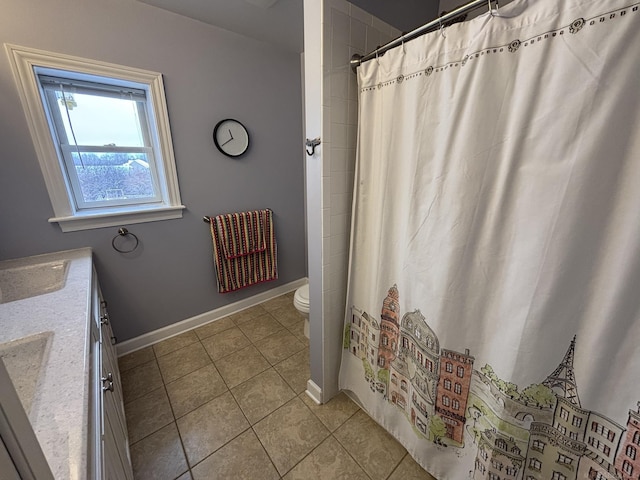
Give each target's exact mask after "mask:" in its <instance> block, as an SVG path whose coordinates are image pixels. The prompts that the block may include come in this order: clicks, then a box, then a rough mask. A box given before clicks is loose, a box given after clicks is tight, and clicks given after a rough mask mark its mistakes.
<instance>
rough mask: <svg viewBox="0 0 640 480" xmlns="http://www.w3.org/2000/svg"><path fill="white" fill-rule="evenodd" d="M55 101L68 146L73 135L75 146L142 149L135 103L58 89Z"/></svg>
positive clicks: (71, 143) (124, 99) (136, 103)
mask: <svg viewBox="0 0 640 480" xmlns="http://www.w3.org/2000/svg"><path fill="white" fill-rule="evenodd" d="M56 98H57V100H58V102H57V106H58V109H59V110H60V116H61V117H62V123H63V124H64V129H65V132H66V134H67V141H68V144H69V145H74V134H75V141H76V142H77V143H78V145H94V146H104V145H110V146H118V147H144V146H145V144H144V137H143V135H142V131H141V127H140V119H139V118H138V102H136V101H135V100H129V99H126V98H110V97H101V96H98V95H88V94H84V93H70V92H64V95H63V92H62V91H60V90H57V91H56ZM67 112H68V115H67ZM69 119H71V123H69ZM71 127H73V129H72V128H71Z"/></svg>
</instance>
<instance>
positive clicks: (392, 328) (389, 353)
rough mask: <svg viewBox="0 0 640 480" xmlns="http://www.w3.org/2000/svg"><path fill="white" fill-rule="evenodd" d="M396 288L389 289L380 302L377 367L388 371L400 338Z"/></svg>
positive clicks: (398, 305)
mask: <svg viewBox="0 0 640 480" xmlns="http://www.w3.org/2000/svg"><path fill="white" fill-rule="evenodd" d="M398 299H399V294H398V288H397V287H396V286H395V285H394V286H393V287H391V288H390V289H389V292H388V293H387V297H386V298H385V299H384V301H383V302H382V313H381V315H380V343H379V348H378V367H380V368H386V369H388V368H389V366H390V365H391V362H392V361H393V360H394V359H395V358H396V352H397V349H398V338H399V336H400V302H399V300H398Z"/></svg>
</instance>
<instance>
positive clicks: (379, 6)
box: [349, 0, 464, 53]
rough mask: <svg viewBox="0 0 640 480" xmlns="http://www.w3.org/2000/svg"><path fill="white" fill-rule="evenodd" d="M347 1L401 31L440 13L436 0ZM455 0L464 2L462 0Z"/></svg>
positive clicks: (425, 21) (406, 30)
mask: <svg viewBox="0 0 640 480" xmlns="http://www.w3.org/2000/svg"><path fill="white" fill-rule="evenodd" d="M349 1H350V2H351V3H353V4H354V5H357V6H358V7H360V8H362V9H363V10H366V11H367V12H369V13H370V14H372V15H374V16H376V17H378V18H379V19H380V20H383V21H385V22H387V23H388V24H389V25H391V26H394V27H396V28H397V29H398V30H400V31H403V32H410V31H411V30H414V29H416V28H418V27H419V26H421V25H423V24H425V23H427V22H428V21H430V20H433V19H434V18H436V17H437V16H438V14H439V13H440V11H439V10H438V0H394V1H390V0H349ZM443 1H446V0H443ZM455 1H457V2H460V1H462V2H464V0H455ZM367 53H369V52H367Z"/></svg>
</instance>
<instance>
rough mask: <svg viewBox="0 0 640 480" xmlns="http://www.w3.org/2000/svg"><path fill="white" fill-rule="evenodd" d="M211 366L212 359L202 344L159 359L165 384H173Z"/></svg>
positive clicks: (189, 346)
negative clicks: (183, 377) (185, 376)
mask: <svg viewBox="0 0 640 480" xmlns="http://www.w3.org/2000/svg"><path fill="white" fill-rule="evenodd" d="M194 335H195V334H194ZM209 364H211V359H210V358H209V355H207V352H206V350H205V349H204V347H203V346H202V344H201V343H200V342H197V343H193V344H191V345H188V346H186V347H183V348H181V349H180V350H175V351H173V352H171V353H169V354H167V355H163V356H161V357H158V366H159V367H160V372H161V373H162V378H164V381H165V383H170V382H173V381H174V380H177V379H178V378H180V377H182V376H184V375H186V374H187V373H191V372H194V371H196V370H198V369H199V368H202V367H204V366H206V365H209Z"/></svg>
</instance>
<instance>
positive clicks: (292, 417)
mask: <svg viewBox="0 0 640 480" xmlns="http://www.w3.org/2000/svg"><path fill="white" fill-rule="evenodd" d="M253 429H254V431H255V432H256V434H257V435H258V438H259V439H260V442H261V443H262V445H263V446H264V448H265V450H266V451H267V453H268V454H269V457H271V460H272V461H273V463H274V465H275V466H276V469H277V470H278V472H279V473H280V475H284V474H285V473H287V472H288V471H289V470H291V468H292V467H293V466H294V465H295V464H296V463H298V462H299V461H300V460H302V459H303V458H304V457H305V456H306V455H307V454H308V453H309V452H311V450H313V449H314V448H315V447H317V446H318V445H319V444H320V443H321V442H322V440H324V439H325V438H327V436H329V431H328V430H327V429H326V428H325V427H324V426H323V425H322V423H321V422H320V420H318V419H317V418H316V417H315V415H313V414H312V413H311V411H310V410H309V409H308V408H307V407H306V406H305V404H304V403H302V401H301V400H300V399H299V398H297V397H296V398H294V399H293V400H291V401H289V402H288V403H287V404H286V405H284V406H282V407H280V408H279V409H278V410H276V411H275V412H273V413H272V414H271V415H269V416H268V417H266V418H264V419H262V420H261V421H260V422H258V423H257V424H256V425H254V427H253ZM394 466H395V465H394Z"/></svg>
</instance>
